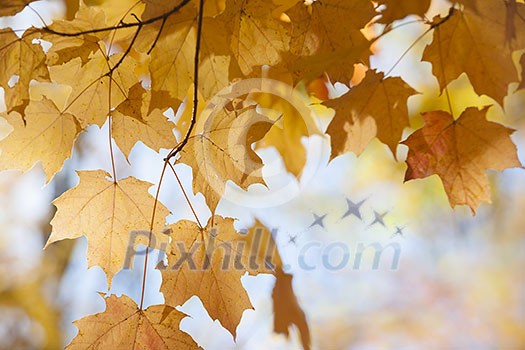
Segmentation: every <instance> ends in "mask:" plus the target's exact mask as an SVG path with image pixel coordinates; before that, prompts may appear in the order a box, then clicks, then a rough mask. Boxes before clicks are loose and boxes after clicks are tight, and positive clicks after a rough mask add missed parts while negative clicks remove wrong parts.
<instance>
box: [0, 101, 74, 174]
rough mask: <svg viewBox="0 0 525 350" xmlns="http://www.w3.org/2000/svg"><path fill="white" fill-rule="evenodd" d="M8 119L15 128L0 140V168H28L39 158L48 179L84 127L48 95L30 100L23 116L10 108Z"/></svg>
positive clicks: (64, 158) (60, 166) (69, 152)
mask: <svg viewBox="0 0 525 350" xmlns="http://www.w3.org/2000/svg"><path fill="white" fill-rule="evenodd" d="M7 121H8V122H9V124H11V126H12V127H13V131H12V132H11V133H10V134H9V136H7V137H6V138H5V139H4V140H2V141H1V142H0V149H1V150H2V153H1V155H0V169H1V170H6V169H19V170H22V171H27V170H29V169H31V168H32V167H33V165H35V163H37V162H38V161H40V162H41V163H42V167H43V168H44V172H45V174H46V179H47V181H48V182H49V181H50V180H51V179H52V178H53V176H54V175H55V174H56V173H57V172H58V171H59V170H60V169H61V168H62V164H63V162H64V160H66V159H67V158H69V157H70V156H71V152H72V150H73V143H74V142H75V139H76V137H77V135H78V134H79V133H80V131H81V130H82V128H81V127H80V124H79V123H78V121H77V120H76V119H75V117H74V116H73V115H71V114H70V113H64V112H60V110H58V108H57V106H56V105H55V104H54V103H53V101H51V100H48V99H47V98H45V97H44V99H43V100H41V101H31V102H30V103H29V105H28V106H27V108H26V110H25V116H24V117H22V116H21V115H20V114H19V113H18V112H11V113H10V114H8V115H7Z"/></svg>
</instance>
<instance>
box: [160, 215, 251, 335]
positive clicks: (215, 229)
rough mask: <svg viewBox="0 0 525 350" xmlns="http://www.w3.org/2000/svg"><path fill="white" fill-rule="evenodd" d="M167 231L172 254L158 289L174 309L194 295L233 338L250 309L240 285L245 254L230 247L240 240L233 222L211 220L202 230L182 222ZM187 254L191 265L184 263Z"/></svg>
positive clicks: (185, 221) (169, 256)
mask: <svg viewBox="0 0 525 350" xmlns="http://www.w3.org/2000/svg"><path fill="white" fill-rule="evenodd" d="M169 228H170V229H171V237H172V242H171V249H170V251H171V252H170V253H169V254H168V267H166V268H165V269H163V270H162V271H161V272H162V285H161V288H160V290H161V292H162V293H163V294H164V298H165V300H166V303H167V304H168V305H172V306H177V305H180V304H182V303H184V302H186V300H188V299H189V298H190V297H192V296H194V295H196V296H198V297H199V298H200V300H201V301H202V303H203V305H204V307H205V308H206V310H207V311H208V313H209V314H210V316H211V318H212V319H218V320H219V321H220V322H221V324H222V325H223V327H224V328H226V329H227V330H228V331H230V332H231V333H232V334H233V336H234V337H235V334H236V328H237V325H238V324H239V322H240V320H241V316H242V313H243V312H244V310H246V309H250V308H252V305H251V303H250V299H248V295H247V294H246V291H245V290H244V288H243V287H242V284H241V276H242V275H243V274H244V272H245V271H246V269H245V267H244V266H242V264H241V266H239V261H240V260H241V259H242V258H241V257H240V256H239V254H241V255H244V254H247V252H248V250H247V249H245V250H243V251H239V250H237V249H236V248H237V247H236V245H233V244H231V243H232V242H235V241H238V240H240V239H242V238H241V237H240V235H239V233H237V231H236V230H235V228H234V227H233V219H224V218H222V217H220V216H214V217H212V218H211V219H210V221H209V222H208V224H207V225H206V227H205V228H202V229H201V228H200V227H199V226H198V225H197V224H196V223H194V222H192V221H187V220H182V221H179V222H177V223H176V224H173V225H170V226H169ZM187 254H189V255H190V256H189V258H190V261H185V260H184V259H185V257H186V256H187ZM232 256H234V259H233V261H232ZM225 264H227V265H226V266H225Z"/></svg>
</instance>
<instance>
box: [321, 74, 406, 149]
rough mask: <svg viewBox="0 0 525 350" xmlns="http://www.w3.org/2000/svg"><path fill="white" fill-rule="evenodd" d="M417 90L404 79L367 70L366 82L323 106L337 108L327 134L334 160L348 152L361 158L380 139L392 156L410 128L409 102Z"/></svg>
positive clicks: (364, 80)
mask: <svg viewBox="0 0 525 350" xmlns="http://www.w3.org/2000/svg"><path fill="white" fill-rule="evenodd" d="M415 93H416V91H415V90H414V89H412V88H411V87H410V86H409V85H407V84H406V83H405V82H404V81H403V80H402V79H401V78H398V77H395V78H391V77H388V78H384V74H383V73H381V72H379V73H378V72H376V71H374V70H368V71H367V72H366V76H365V78H364V79H363V81H362V82H361V83H360V84H359V85H357V86H354V87H352V88H351V89H350V91H348V92H347V93H346V94H344V95H343V96H341V97H339V98H336V99H334V100H329V101H326V102H324V103H323V104H324V105H325V106H327V107H330V108H333V109H335V116H334V118H333V119H332V122H331V123H330V125H329V126H328V129H327V130H326V132H327V133H328V134H329V135H330V137H331V144H332V154H331V159H333V158H335V157H337V156H339V155H341V154H344V153H346V152H354V153H355V154H356V155H358V156H359V155H360V154H361V153H362V152H363V150H364V149H365V147H366V146H367V145H368V143H369V142H370V141H371V140H372V138H374V137H375V136H377V137H378V138H379V140H380V141H381V142H383V143H385V144H387V145H388V147H389V148H390V150H391V151H392V153H393V154H394V156H395V154H396V148H397V145H398V143H399V141H400V140H401V136H402V134H403V129H404V128H405V127H407V126H409V119H408V108H407V99H408V97H409V96H411V95H414V94H415Z"/></svg>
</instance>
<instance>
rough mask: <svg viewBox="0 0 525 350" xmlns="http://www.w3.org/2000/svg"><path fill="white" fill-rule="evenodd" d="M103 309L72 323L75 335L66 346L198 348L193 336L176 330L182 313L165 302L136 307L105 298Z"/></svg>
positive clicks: (125, 299) (126, 301)
mask: <svg viewBox="0 0 525 350" xmlns="http://www.w3.org/2000/svg"><path fill="white" fill-rule="evenodd" d="M105 302H106V310H105V311H104V312H101V313H98V314H95V315H91V316H87V317H84V318H82V319H80V320H78V321H75V322H74V324H75V326H76V327H77V328H78V335H77V336H76V337H75V338H74V339H73V341H72V342H71V344H69V346H68V347H67V349H71V350H74V349H115V350H124V349H143V350H149V349H166V350H167V349H173V350H178V349H198V348H199V347H198V346H197V344H195V342H194V341H193V339H192V338H191V337H190V336H189V335H188V334H186V333H184V332H182V331H181V330H180V329H179V324H180V321H181V320H182V319H183V318H184V317H185V316H186V315H184V314H183V313H181V312H179V311H177V310H175V309H174V308H172V307H170V306H167V305H154V306H150V307H148V308H147V309H146V310H140V309H139V308H138V307H137V305H136V304H135V302H134V301H133V300H132V299H131V298H129V297H127V296H125V295H122V296H121V297H116V296H115V295H111V296H110V297H108V298H106V299H105Z"/></svg>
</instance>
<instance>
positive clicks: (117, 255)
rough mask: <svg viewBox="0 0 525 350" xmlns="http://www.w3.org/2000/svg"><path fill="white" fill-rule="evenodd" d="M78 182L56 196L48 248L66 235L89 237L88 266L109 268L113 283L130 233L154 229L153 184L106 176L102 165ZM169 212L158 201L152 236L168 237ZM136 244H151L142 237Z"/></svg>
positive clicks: (159, 240)
mask: <svg viewBox="0 0 525 350" xmlns="http://www.w3.org/2000/svg"><path fill="white" fill-rule="evenodd" d="M77 173H78V176H79V177H80V182H79V184H78V186H76V187H74V188H72V189H70V190H69V191H67V192H65V193H64V194H63V195H62V196H60V197H59V198H58V199H56V200H54V201H53V204H54V205H55V206H56V207H57V212H56V214H55V216H54V217H53V220H51V225H52V226H53V231H52V233H51V236H50V237H49V240H48V241H47V243H46V247H48V246H49V245H50V244H52V243H54V242H56V241H60V240H63V239H75V238H78V237H80V236H82V235H83V236H86V238H87V240H88V253H87V258H88V262H89V266H90V267H91V266H94V265H97V266H100V267H101V268H102V270H104V272H105V273H106V276H107V280H108V286H111V279H112V278H113V276H114V275H115V274H116V273H117V272H119V271H120V270H121V269H122V268H123V265H124V260H125V255H126V252H127V248H128V241H129V238H130V233H131V231H133V230H146V231H149V228H150V222H151V217H152V212H153V207H154V198H153V197H152V196H151V195H149V193H148V188H149V187H151V186H152V184H150V183H147V182H144V181H140V180H137V179H135V178H133V177H128V178H126V179H123V180H119V181H118V182H114V181H107V180H106V177H108V176H109V174H108V173H106V172H105V171H102V170H91V171H78V172H77ZM168 214H169V211H168V209H167V208H166V207H164V206H163V205H162V204H161V203H157V207H156V215H155V222H154V223H153V235H154V236H155V238H156V242H157V243H158V244H162V243H163V242H166V241H167V236H166V235H164V234H162V233H161V229H162V228H163V226H164V219H165V217H166V216H167V215H168ZM135 243H137V244H145V245H148V244H150V245H152V244H153V240H152V241H151V242H150V243H148V242H147V240H146V239H145V237H142V236H138V238H137V240H136V242H135Z"/></svg>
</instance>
